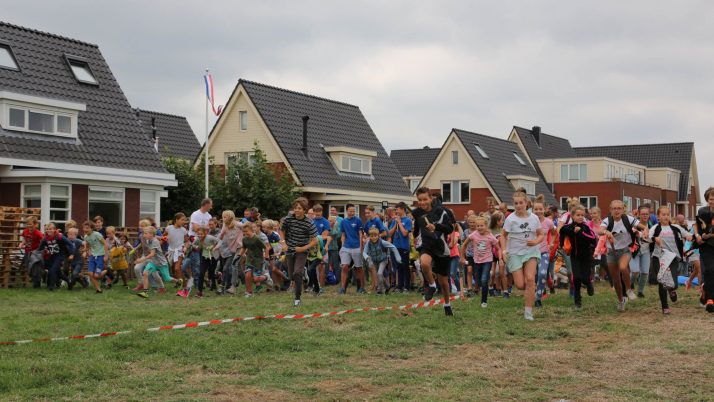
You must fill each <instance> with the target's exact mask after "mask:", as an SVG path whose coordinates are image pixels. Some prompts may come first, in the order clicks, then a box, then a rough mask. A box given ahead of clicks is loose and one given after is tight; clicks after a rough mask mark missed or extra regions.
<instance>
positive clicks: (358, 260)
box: [340, 247, 362, 268]
mask: <svg viewBox="0 0 714 402" xmlns="http://www.w3.org/2000/svg"><path fill="white" fill-rule="evenodd" d="M340 264H342V265H350V264H352V265H353V266H354V267H355V268H362V253H361V252H360V249H358V248H344V247H342V248H341V249H340Z"/></svg>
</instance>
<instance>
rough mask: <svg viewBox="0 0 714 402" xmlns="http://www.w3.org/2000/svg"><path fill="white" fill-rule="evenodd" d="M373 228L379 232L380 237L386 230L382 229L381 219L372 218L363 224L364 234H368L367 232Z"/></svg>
mask: <svg viewBox="0 0 714 402" xmlns="http://www.w3.org/2000/svg"><path fill="white" fill-rule="evenodd" d="M373 227H376V228H377V230H379V234H380V235H381V234H382V232H384V231H386V230H387V229H385V228H384V224H383V223H382V220H381V219H379V218H372V219H370V220H368V221H367V222H366V223H365V224H364V233H365V234H369V230H370V229H372V228H373Z"/></svg>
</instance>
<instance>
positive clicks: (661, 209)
mask: <svg viewBox="0 0 714 402" xmlns="http://www.w3.org/2000/svg"><path fill="white" fill-rule="evenodd" d="M665 209H666V210H667V211H668V212H669V214H670V215H671V214H672V210H671V209H669V207H668V206H666V205H660V207H659V208H657V216H659V214H660V212H662V211H664V210H665Z"/></svg>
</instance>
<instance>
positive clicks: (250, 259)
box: [239, 222, 319, 297]
mask: <svg viewBox="0 0 714 402" xmlns="http://www.w3.org/2000/svg"><path fill="white" fill-rule="evenodd" d="M242 242H243V247H242V248H241V250H240V253H239V255H240V257H241V258H242V257H244V256H245V267H244V268H243V274H244V275H245V297H253V285H254V284H255V285H256V287H257V288H260V284H261V283H263V282H265V281H266V280H267V273H266V272H265V270H264V269H263V263H264V262H265V260H266V259H267V258H268V248H267V247H266V246H265V243H263V241H262V240H260V238H259V237H258V236H257V235H256V226H255V224H254V223H252V222H247V223H245V224H243V239H242ZM318 286H319V285H318ZM256 290H257V289H256Z"/></svg>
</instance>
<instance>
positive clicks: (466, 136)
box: [453, 128, 556, 205]
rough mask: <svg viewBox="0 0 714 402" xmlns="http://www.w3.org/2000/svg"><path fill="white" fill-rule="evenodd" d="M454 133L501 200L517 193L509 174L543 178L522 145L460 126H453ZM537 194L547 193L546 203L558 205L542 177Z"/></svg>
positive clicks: (538, 182)
mask: <svg viewBox="0 0 714 402" xmlns="http://www.w3.org/2000/svg"><path fill="white" fill-rule="evenodd" d="M453 132H454V134H456V136H457V137H458V138H459V141H461V143H462V144H463V145H464V147H465V148H466V149H467V150H468V152H469V156H471V158H472V159H473V161H474V163H476V165H477V166H478V167H479V169H481V172H482V173H483V176H484V177H485V178H486V180H487V181H488V184H489V185H490V186H491V188H492V189H493V191H494V192H495V193H496V195H497V196H498V198H500V199H501V201H505V202H510V200H511V197H512V196H513V192H514V191H515V189H514V188H513V185H511V182H510V181H509V180H508V179H507V178H506V176H512V175H513V176H515V175H523V176H529V177H536V178H540V176H539V175H538V172H536V170H535V169H534V168H533V166H532V165H531V164H530V163H528V159H527V158H526V157H525V155H523V153H522V152H521V150H520V148H518V144H516V143H515V142H511V141H508V140H503V139H500V138H494V137H489V136H487V135H483V134H477V133H472V132H469V131H464V130H459V129H456V128H455V129H453ZM475 144H478V145H479V147H481V149H483V151H484V152H485V153H486V155H487V156H488V158H484V157H483V156H481V154H479V152H478V151H477V150H476V147H475ZM514 153H515V154H517V155H518V156H519V157H521V159H523V161H525V163H526V166H523V165H521V164H520V163H519V162H518V161H517V160H516V157H515V156H514V155H513V154H514ZM536 194H543V195H544V196H545V202H546V203H548V204H553V205H555V204H556V202H555V197H553V193H551V192H550V189H548V186H546V184H545V183H544V182H543V180H542V179H541V180H538V181H537V182H536Z"/></svg>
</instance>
